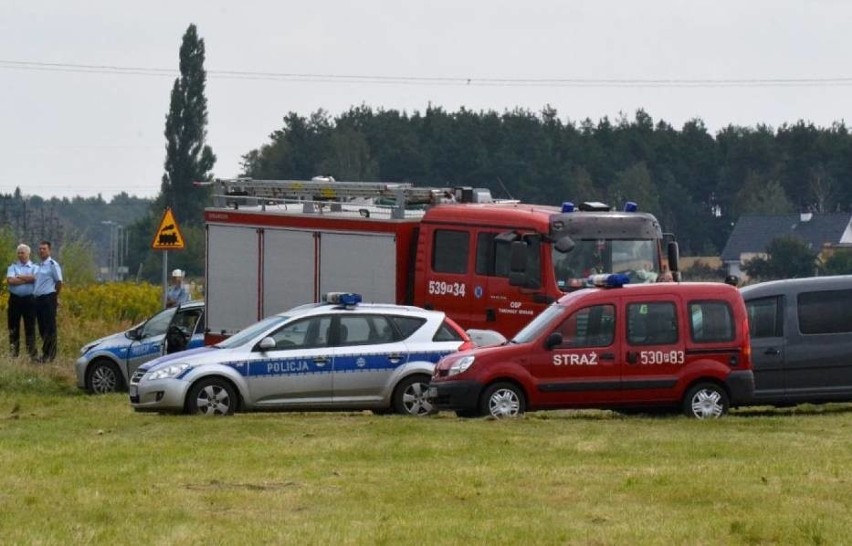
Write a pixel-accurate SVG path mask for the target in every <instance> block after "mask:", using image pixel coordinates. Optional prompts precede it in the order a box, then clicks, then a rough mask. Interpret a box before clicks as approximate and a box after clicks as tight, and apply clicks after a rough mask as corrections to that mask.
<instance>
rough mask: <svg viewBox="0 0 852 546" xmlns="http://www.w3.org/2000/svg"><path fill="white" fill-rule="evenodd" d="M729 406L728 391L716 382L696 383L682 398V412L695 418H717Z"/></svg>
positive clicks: (724, 412)
mask: <svg viewBox="0 0 852 546" xmlns="http://www.w3.org/2000/svg"><path fill="white" fill-rule="evenodd" d="M729 406H730V402H729V401H728V393H726V392H725V389H723V388H722V387H721V386H720V385H717V384H716V383H698V384H697V385H694V386H693V387H692V388H691V389H689V390H688V391H687V392H686V396H685V397H684V399H683V413H684V414H685V415H686V416H687V417H694V418H696V419H718V418H719V417H721V416H723V415H725V414H726V413H727V412H728V407H729Z"/></svg>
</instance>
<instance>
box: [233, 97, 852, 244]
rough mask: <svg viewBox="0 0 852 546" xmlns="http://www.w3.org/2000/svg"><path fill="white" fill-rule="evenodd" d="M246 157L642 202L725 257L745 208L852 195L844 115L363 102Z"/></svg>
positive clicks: (266, 170)
mask: <svg viewBox="0 0 852 546" xmlns="http://www.w3.org/2000/svg"><path fill="white" fill-rule="evenodd" d="M243 160H244V167H245V175H246V176H251V177H254V178H259V179H307V178H311V177H312V176H316V175H331V176H334V177H335V178H336V179H337V180H365V181H369V180H382V181H397V182H399V181H408V182H413V183H415V184H418V185H437V186H445V185H464V186H476V187H487V188H490V189H491V191H492V193H493V194H494V195H496V196H501V197H514V198H519V199H522V200H524V201H527V202H535V203H546V204H560V203H561V202H563V201H568V200H572V201H588V200H605V201H607V202H609V203H611V204H621V203H623V202H624V201H626V200H632V201H637V202H638V203H639V205H640V208H641V209H643V210H647V211H650V212H653V213H654V214H656V215H657V216H658V218H659V219H660V221H661V222H662V225H663V228H664V230H665V231H668V232H673V233H674V234H675V235H676V236H677V238H678V240H679V241H680V244H681V250H682V252H683V253H684V254H687V255H715V254H718V253H719V252H720V251H721V249H722V247H723V246H724V244H725V241H726V240H727V238H728V235H729V233H730V231H731V229H732V227H733V224H734V223H735V221H736V219H737V218H738V217H739V216H740V215H742V214H746V213H763V214H780V213H787V212H793V211H797V210H810V211H813V212H835V211H847V210H849V209H850V204H852V183H850V181H852V137H850V134H849V131H848V129H847V128H846V126H845V125H844V124H842V123H837V124H835V125H833V126H831V127H828V128H820V127H815V126H814V125H813V124H810V123H806V122H801V121H800V122H798V123H796V124H793V125H783V126H781V127H779V128H777V129H773V128H770V127H768V126H764V125H760V126H758V127H756V128H748V127H737V126H728V127H725V128H724V129H722V130H720V131H718V132H717V133H716V134H711V133H710V132H709V131H708V130H707V128H706V127H705V125H704V124H703V122H702V121H701V120H698V119H696V120H692V121H689V122H687V123H686V124H684V125H683V127H681V128H679V129H677V128H674V127H672V126H671V125H670V124H668V123H666V122H665V121H657V122H655V121H654V120H653V119H652V118H651V116H649V115H648V114H647V113H646V112H644V111H643V110H639V111H637V112H636V114H635V115H634V117H633V119H628V118H627V117H620V118H619V119H616V120H610V119H608V118H603V119H601V120H599V121H598V122H593V121H591V120H588V119H587V120H585V121H582V122H579V123H576V122H571V121H564V120H561V119H560V118H559V116H558V115H557V112H556V111H555V110H553V109H551V108H546V109H544V110H543V111H542V112H539V113H534V112H530V111H526V110H513V111H507V112H504V113H502V114H500V113H497V112H494V111H485V112H473V111H470V110H466V109H461V110H459V111H457V112H447V111H445V110H443V109H441V108H436V107H429V108H427V109H426V111H425V112H423V113H421V112H414V113H411V114H409V113H406V112H399V111H396V110H384V109H373V108H370V107H368V106H360V107H354V108H352V109H350V110H349V111H347V112H345V113H343V114H341V115H339V116H337V117H331V116H330V115H328V114H327V113H325V112H324V111H318V112H315V113H313V114H311V115H310V116H307V117H304V116H300V115H298V114H295V113H290V114H288V115H287V116H285V117H284V123H283V127H282V128H281V129H280V130H277V131H275V132H274V133H273V134H272V135H270V141H269V142H268V143H266V144H264V145H263V146H261V147H260V148H258V149H255V150H252V151H251V152H249V153H248V154H246V155H245V156H244V157H243Z"/></svg>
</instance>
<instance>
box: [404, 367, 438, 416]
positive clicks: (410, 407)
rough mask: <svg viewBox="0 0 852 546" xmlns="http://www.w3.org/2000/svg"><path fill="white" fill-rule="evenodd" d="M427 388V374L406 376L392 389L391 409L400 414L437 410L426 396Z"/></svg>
mask: <svg viewBox="0 0 852 546" xmlns="http://www.w3.org/2000/svg"><path fill="white" fill-rule="evenodd" d="M428 390H429V376H428V375H413V376H411V377H406V378H405V379H403V380H402V381H400V382H399V384H398V385H397V386H396V389H394V391H393V411H394V412H396V413H400V414H402V415H413V416H415V417H421V416H423V415H433V414H435V413H437V410H436V409H435V407H434V406H433V405H432V403H431V402H429V400H428V399H427V398H426V392H427V391H428Z"/></svg>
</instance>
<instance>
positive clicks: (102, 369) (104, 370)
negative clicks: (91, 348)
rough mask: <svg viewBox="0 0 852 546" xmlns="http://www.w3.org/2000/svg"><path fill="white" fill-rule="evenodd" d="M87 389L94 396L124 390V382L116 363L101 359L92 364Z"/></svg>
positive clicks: (87, 377) (87, 378) (87, 376)
mask: <svg viewBox="0 0 852 546" xmlns="http://www.w3.org/2000/svg"><path fill="white" fill-rule="evenodd" d="M86 388H87V389H88V390H89V392H90V393H92V394H106V393H108V392H118V391H120V390H122V389H123V388H124V381H123V379H122V378H121V372H120V371H118V366H116V365H115V362H113V361H111V360H107V359H106V358H99V359H97V360H95V361H94V362H92V365H91V366H89V372H88V374H87V375H86Z"/></svg>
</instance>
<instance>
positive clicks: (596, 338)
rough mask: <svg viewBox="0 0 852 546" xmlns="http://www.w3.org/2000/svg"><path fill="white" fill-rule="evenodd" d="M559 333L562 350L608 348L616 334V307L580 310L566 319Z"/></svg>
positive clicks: (607, 306) (596, 307)
mask: <svg viewBox="0 0 852 546" xmlns="http://www.w3.org/2000/svg"><path fill="white" fill-rule="evenodd" d="M557 331H558V332H559V333H561V334H562V345H560V346H559V347H560V348H561V349H569V348H570V349H575V348H578V347H608V346H609V345H612V341H613V336H614V334H615V306H613V305H595V306H594V307H587V308H585V309H580V310H579V311H577V312H576V313H574V314H572V315H571V316H570V317H568V318H567V319H565V321H564V322H563V323H562V324H561V325H560V326H559V328H558V329H557Z"/></svg>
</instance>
